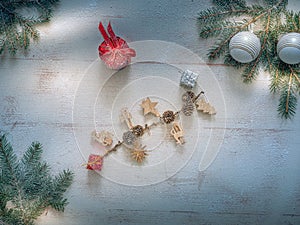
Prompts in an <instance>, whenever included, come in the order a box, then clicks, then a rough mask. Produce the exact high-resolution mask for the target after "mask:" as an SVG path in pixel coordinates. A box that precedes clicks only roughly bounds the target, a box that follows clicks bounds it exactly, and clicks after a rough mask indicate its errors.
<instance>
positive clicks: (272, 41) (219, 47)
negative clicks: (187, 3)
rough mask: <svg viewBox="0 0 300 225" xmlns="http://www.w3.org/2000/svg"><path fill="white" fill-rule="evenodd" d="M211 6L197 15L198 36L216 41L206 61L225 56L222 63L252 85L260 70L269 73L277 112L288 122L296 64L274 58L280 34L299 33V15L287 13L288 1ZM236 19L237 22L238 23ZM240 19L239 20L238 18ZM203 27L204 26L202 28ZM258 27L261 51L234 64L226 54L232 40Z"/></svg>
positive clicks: (299, 87)
mask: <svg viewBox="0 0 300 225" xmlns="http://www.w3.org/2000/svg"><path fill="white" fill-rule="evenodd" d="M213 3H214V4H215V6H214V7H212V8H209V9H206V10H203V11H201V12H200V13H199V16H198V20H199V22H200V23H199V24H200V37H202V38H212V37H215V38H216V41H215V44H214V45H213V46H211V47H210V48H209V49H208V54H207V55H208V58H209V59H210V60H214V59H216V58H219V57H221V56H224V63H225V64H226V65H230V66H233V67H235V68H242V69H243V72H242V77H243V79H244V82H247V83H250V82H252V81H253V80H254V79H255V78H256V77H257V75H258V73H259V70H260V68H263V69H264V70H266V71H268V72H269V73H270V78H271V79H270V91H271V92H272V93H280V98H279V105H278V113H279V115H280V116H281V117H282V118H285V119H291V118H293V116H294V115H295V112H296V107H297V98H298V96H299V93H300V79H299V77H300V75H299V71H300V68H299V65H298V64H296V65H288V64H286V63H284V62H282V61H281V60H280V59H279V58H278V55H277V48H276V46H277V43H278V39H279V37H280V35H282V34H284V33H289V32H298V33H300V13H299V12H298V13H295V12H293V11H288V10H287V9H286V6H287V4H288V0H264V4H263V5H259V4H254V5H250V6H248V5H247V4H246V1H244V0H214V1H213ZM237 17H238V18H239V19H238V20H239V21H235V19H236V20H237ZM241 18H242V19H241ZM203 24H205V25H203ZM253 24H255V25H257V26H255V27H254V28H256V27H258V28H256V29H255V30H254V33H255V34H256V35H257V36H258V37H259V38H260V42H261V51H260V52H259V55H258V57H257V58H256V59H255V60H254V61H253V62H250V63H247V64H245V63H240V62H237V61H235V60H234V59H233V58H232V57H231V55H230V54H229V49H228V45H229V42H230V40H231V38H232V37H233V36H234V35H235V34H237V33H239V32H241V31H246V30H248V29H249V27H250V26H251V25H253Z"/></svg>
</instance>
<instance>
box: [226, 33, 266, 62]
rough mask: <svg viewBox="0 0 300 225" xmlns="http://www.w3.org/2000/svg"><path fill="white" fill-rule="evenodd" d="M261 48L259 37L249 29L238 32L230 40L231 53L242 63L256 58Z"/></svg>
mask: <svg viewBox="0 0 300 225" xmlns="http://www.w3.org/2000/svg"><path fill="white" fill-rule="evenodd" d="M260 49H261V45H260V40H259V38H258V37H257V36H256V35H255V34H253V33H251V32H249V31H242V32H239V33H237V34H236V35H234V36H233V37H232V38H231V40H230V42H229V53H230V55H231V56H232V58H234V59H235V60H236V61H238V62H241V63H249V62H251V61H253V60H254V59H256V58H257V56H258V54H259V52H260Z"/></svg>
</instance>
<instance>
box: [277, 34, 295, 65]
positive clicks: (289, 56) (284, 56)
mask: <svg viewBox="0 0 300 225" xmlns="http://www.w3.org/2000/svg"><path fill="white" fill-rule="evenodd" d="M277 54H278V56H279V58H280V59H281V60H282V61H283V62H285V63H287V64H297V63H300V33H294V32H293V33H288V34H285V35H283V36H282V37H281V38H280V39H279V41H278V43H277Z"/></svg>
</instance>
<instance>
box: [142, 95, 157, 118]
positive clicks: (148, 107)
mask: <svg viewBox="0 0 300 225" xmlns="http://www.w3.org/2000/svg"><path fill="white" fill-rule="evenodd" d="M157 104H158V102H152V101H151V100H150V98H149V97H148V98H146V99H145V100H143V101H142V104H141V106H142V108H143V109H144V116H145V115H147V114H148V113H152V114H154V115H155V116H157V117H159V116H160V114H159V112H158V111H157V110H156V109H155V106H156V105H157Z"/></svg>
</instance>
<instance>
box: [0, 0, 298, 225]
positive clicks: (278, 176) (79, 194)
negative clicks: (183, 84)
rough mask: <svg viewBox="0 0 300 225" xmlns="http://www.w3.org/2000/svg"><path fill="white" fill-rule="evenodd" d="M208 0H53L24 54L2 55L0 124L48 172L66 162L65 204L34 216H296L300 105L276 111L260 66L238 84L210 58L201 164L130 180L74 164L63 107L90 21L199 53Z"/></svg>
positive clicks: (171, 220)
mask: <svg viewBox="0 0 300 225" xmlns="http://www.w3.org/2000/svg"><path fill="white" fill-rule="evenodd" d="M210 4H211V3H210V2H208V1H204V0H189V1H179V0H176V1H165V0H162V1H134V0H130V1H121V0H115V1H109V0H107V1H97V0H86V1H79V0H73V1H68V0H62V2H61V4H60V5H59V6H58V8H57V10H56V11H55V15H54V17H53V19H52V21H51V22H50V23H49V24H47V25H43V26H41V27H40V28H39V29H40V32H41V39H40V41H39V43H36V44H34V45H32V47H31V51H30V52H29V53H28V54H27V56H26V57H25V56H23V55H17V56H15V57H10V56H2V57H1V59H0V76H1V83H0V100H1V104H0V117H1V121H0V127H1V129H2V130H5V131H7V132H9V134H10V135H9V139H10V140H11V141H12V142H13V146H14V148H15V149H16V150H17V152H18V153H20V154H21V153H23V152H24V151H25V149H26V148H27V146H28V145H29V144H30V143H31V141H35V140H37V141H40V142H41V143H42V144H43V146H44V159H45V160H47V161H48V162H49V163H50V164H51V165H52V168H53V173H56V172H58V171H61V170H62V169H65V168H70V169H71V170H73V171H74V172H75V180H74V183H73V185H72V187H71V188H70V189H69V190H68V192H67V193H66V196H67V197H68V199H69V202H70V203H69V205H68V206H67V208H66V211H65V213H57V212H53V211H51V210H50V211H49V212H48V214H47V215H46V214H45V215H43V216H41V217H40V218H39V219H38V221H37V222H38V224H40V225H52V224H66V225H82V224H88V225H89V224H202V225H204V224H222V225H233V224H243V225H245V224H251V225H253V224H278V225H282V224H286V225H291V224H293V225H296V224H300V176H299V165H300V152H299V146H300V139H299V132H300V107H298V109H297V114H296V116H295V118H294V119H293V121H282V120H281V119H280V118H278V116H277V113H276V108H277V104H278V96H273V95H271V94H270V93H269V90H268V85H269V78H268V76H267V75H266V74H263V73H262V74H261V75H260V76H259V77H258V79H257V80H256V81H255V82H254V83H253V84H251V85H246V84H244V83H243V82H242V80H241V78H240V74H239V71H237V70H235V69H232V68H228V67H225V66H223V65H222V64H219V62H213V63H212V64H211V63H210V64H209V66H210V69H211V70H212V71H213V73H214V74H215V76H216V77H217V80H218V81H219V84H220V88H221V90H222V92H223V94H224V95H223V96H224V100H225V104H226V109H227V114H226V120H227V126H226V128H224V130H225V137H224V141H223V144H222V146H221V148H220V152H219V154H218V156H217V158H216V159H215V161H214V162H213V163H212V164H211V166H210V167H209V168H208V169H207V170H205V171H202V172H199V170H198V165H199V158H198V157H192V159H191V160H190V161H189V162H188V164H187V165H186V166H185V167H184V168H183V169H181V170H180V171H179V172H178V173H177V174H176V175H174V176H173V177H171V178H169V179H167V180H166V181H164V182H161V183H158V184H153V185H147V186H143V187H135V186H130V185H129V186H128V185H127V186H126V185H121V184H117V183H115V182H111V181H109V180H107V179H105V178H103V177H101V176H99V175H98V174H95V173H93V172H88V171H86V170H85V169H84V168H82V167H81V164H82V163H83V158H82V155H81V153H80V152H79V150H78V148H77V145H76V141H75V137H74V134H73V128H74V127H75V128H76V126H77V124H74V123H73V122H72V109H73V102H74V98H75V96H76V94H77V93H76V91H77V88H78V86H79V85H80V81H81V79H82V77H83V76H84V74H85V71H86V70H87V68H88V67H89V66H90V65H91V64H92V63H93V62H94V61H95V60H96V59H97V57H98V56H97V47H98V45H99V43H101V41H102V39H101V37H100V34H99V32H98V30H97V26H98V22H99V21H100V20H101V21H104V22H105V23H107V22H108V21H109V20H110V21H111V22H112V23H113V27H114V29H115V32H116V33H117V34H119V35H120V36H122V37H124V38H125V39H126V40H128V41H129V42H130V41H131V42H133V41H143V40H162V41H168V42H175V43H177V44H178V45H182V46H183V47H185V48H188V49H191V50H192V51H193V52H195V53H196V54H198V55H199V56H201V57H204V59H205V50H206V49H207V47H208V46H209V44H210V43H211V41H210V40H201V39H200V38H199V37H198V29H197V21H196V16H197V13H198V12H199V11H200V10H201V9H204V8H207V7H209V6H211V5H210ZM289 8H291V9H294V10H295V9H300V2H299V1H298V0H290V3H289ZM220 62H221V61H220ZM186 66H187V67H188V66H191V67H195V68H197V65H196V66H195V65H188V64H186ZM94 82H95V81H94V80H91V81H90V84H91V85H93V84H94ZM112 88H114V87H112ZM216 107H218V106H216ZM77 128H78V127H77ZM78 129H80V127H79V128H78ZM146 175H147V174H145V176H146ZM123 176H126V174H123Z"/></svg>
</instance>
